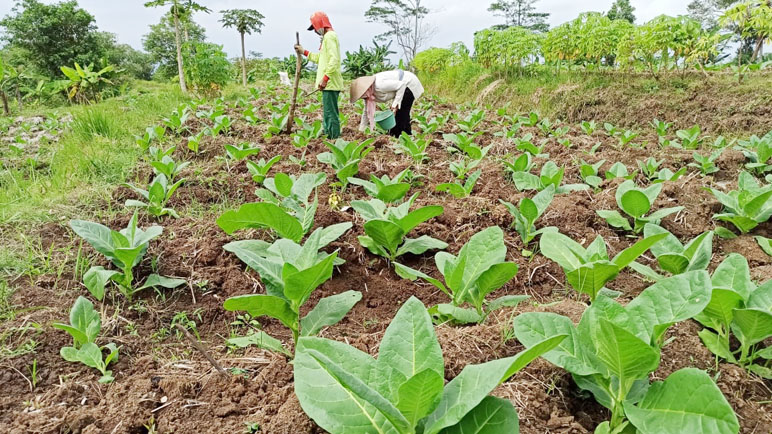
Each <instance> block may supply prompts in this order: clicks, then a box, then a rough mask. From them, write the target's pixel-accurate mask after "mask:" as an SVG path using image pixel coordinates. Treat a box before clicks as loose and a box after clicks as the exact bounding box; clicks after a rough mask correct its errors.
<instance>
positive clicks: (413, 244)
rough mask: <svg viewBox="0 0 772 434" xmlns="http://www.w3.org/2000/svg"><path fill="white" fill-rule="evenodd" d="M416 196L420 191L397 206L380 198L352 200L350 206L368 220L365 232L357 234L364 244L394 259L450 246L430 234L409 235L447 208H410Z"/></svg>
mask: <svg viewBox="0 0 772 434" xmlns="http://www.w3.org/2000/svg"><path fill="white" fill-rule="evenodd" d="M416 198H418V195H417V194H415V195H413V196H412V197H411V198H410V199H409V200H407V201H405V202H404V203H402V204H401V205H399V206H397V207H388V206H386V204H385V203H384V202H383V201H381V200H378V199H371V200H369V201H366V202H365V201H361V200H359V201H353V202H351V207H352V208H354V210H356V212H357V213H359V214H360V215H361V216H362V217H363V218H364V219H365V225H364V230H365V235H363V236H360V237H358V239H359V243H360V244H361V245H362V247H364V248H366V249H367V250H369V251H370V252H371V253H372V254H374V255H378V256H383V257H384V258H387V259H389V260H390V261H391V262H394V260H395V259H397V257H399V256H402V255H404V254H406V253H411V254H414V255H420V254H422V253H424V252H426V251H427V250H434V249H438V250H442V249H444V248H446V247H448V244H447V243H445V242H444V241H440V240H437V239H435V238H432V237H430V236H427V235H422V236H420V237H418V238H407V234H408V233H409V232H410V231H412V230H413V229H414V228H415V227H416V226H418V225H419V224H421V223H423V222H425V221H427V220H429V219H432V218H434V217H437V216H439V215H441V214H442V212H443V211H444V209H443V208H442V207H441V206H436V205H434V206H425V207H422V208H419V209H416V210H414V211H410V207H411V206H412V205H413V202H415V200H416Z"/></svg>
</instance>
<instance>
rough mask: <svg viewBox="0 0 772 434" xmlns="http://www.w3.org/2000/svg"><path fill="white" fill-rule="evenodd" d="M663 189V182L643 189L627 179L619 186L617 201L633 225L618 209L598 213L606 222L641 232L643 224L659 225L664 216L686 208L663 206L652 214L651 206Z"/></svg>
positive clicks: (616, 226)
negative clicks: (630, 218)
mask: <svg viewBox="0 0 772 434" xmlns="http://www.w3.org/2000/svg"><path fill="white" fill-rule="evenodd" d="M661 191H662V184H661V183H658V184H653V185H651V186H649V187H647V188H644V189H641V188H637V187H636V186H635V183H634V182H633V181H630V180H628V181H625V182H623V183H622V184H620V185H619V187H617V192H616V201H617V206H619V208H620V209H621V210H622V211H623V212H624V213H625V214H627V215H628V216H629V217H632V219H633V225H632V226H631V225H630V222H629V221H628V220H627V218H626V217H624V216H622V215H621V214H620V213H619V211H616V210H598V211H597V213H598V215H599V216H600V217H602V218H603V219H605V220H606V222H607V223H608V224H609V225H611V226H613V227H615V228H621V229H625V230H628V231H634V232H635V233H640V232H641V231H642V230H643V226H644V225H645V224H647V223H652V224H655V225H658V224H659V222H660V221H662V219H663V218H665V217H667V216H669V215H671V214H674V213H677V212H680V211H681V210H683V209H684V207H682V206H676V207H671V208H663V209H660V210H657V211H655V212H653V213H651V214H648V213H649V211H651V206H652V204H653V203H654V201H655V200H656V199H657V196H659V193H660V192H661Z"/></svg>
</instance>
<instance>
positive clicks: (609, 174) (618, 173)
mask: <svg viewBox="0 0 772 434" xmlns="http://www.w3.org/2000/svg"><path fill="white" fill-rule="evenodd" d="M636 173H637V172H633V173H629V172H628V170H627V166H625V165H624V164H622V163H619V162H617V163H614V164H612V165H611V167H610V168H609V170H607V171H606V179H616V178H624V179H633V178H635V174H636Z"/></svg>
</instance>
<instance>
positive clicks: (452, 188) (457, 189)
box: [437, 170, 482, 199]
mask: <svg viewBox="0 0 772 434" xmlns="http://www.w3.org/2000/svg"><path fill="white" fill-rule="evenodd" d="M481 175H482V170H478V171H476V172H474V173H472V174H471V175H470V176H469V178H468V179H467V180H466V181H465V182H463V183H462V182H461V181H456V182H446V183H444V184H440V185H438V186H437V191H445V192H448V193H450V194H452V195H453V197H455V198H457V199H461V198H464V197H468V196H469V195H471V194H472V190H474V186H475V184H477V180H478V179H480V176H481Z"/></svg>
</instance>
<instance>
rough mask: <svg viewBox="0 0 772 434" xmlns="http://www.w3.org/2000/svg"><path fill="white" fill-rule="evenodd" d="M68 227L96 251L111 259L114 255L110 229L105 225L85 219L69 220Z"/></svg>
mask: <svg viewBox="0 0 772 434" xmlns="http://www.w3.org/2000/svg"><path fill="white" fill-rule="evenodd" d="M70 227H71V228H72V230H73V231H74V232H75V233H76V234H78V235H79V236H80V237H81V238H83V239H84V240H86V241H87V242H88V243H89V244H91V246H92V247H93V248H94V250H96V251H97V252H99V253H101V254H103V255H105V256H107V257H108V258H109V259H112V258H113V257H114V256H113V254H114V247H113V238H112V231H111V230H110V228H108V227H107V226H104V225H101V224H99V223H93V222H88V221H85V220H70Z"/></svg>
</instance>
